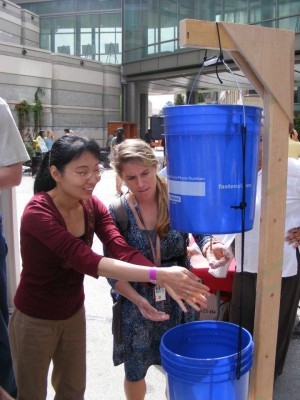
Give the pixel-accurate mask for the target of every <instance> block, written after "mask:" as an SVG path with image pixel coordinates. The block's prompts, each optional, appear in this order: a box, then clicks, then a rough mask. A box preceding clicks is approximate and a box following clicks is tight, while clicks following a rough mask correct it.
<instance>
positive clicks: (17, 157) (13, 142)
mask: <svg viewBox="0 0 300 400" xmlns="http://www.w3.org/2000/svg"><path fill="white" fill-rule="evenodd" d="M27 160H29V156H28V154H27V151H26V147H25V145H24V143H23V140H22V138H21V135H20V132H19V129H18V127H17V125H16V123H15V120H14V118H13V116H12V113H11V111H10V108H9V106H8V104H7V103H6V101H4V100H3V99H2V98H1V97H0V168H2V167H7V166H8V165H13V164H16V163H19V162H24V161H27ZM0 195H1V191H0Z"/></svg>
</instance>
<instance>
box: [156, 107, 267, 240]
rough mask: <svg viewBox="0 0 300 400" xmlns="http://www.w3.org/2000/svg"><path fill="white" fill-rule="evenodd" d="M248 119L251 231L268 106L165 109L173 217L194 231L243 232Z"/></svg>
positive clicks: (174, 223) (248, 216)
mask: <svg viewBox="0 0 300 400" xmlns="http://www.w3.org/2000/svg"><path fill="white" fill-rule="evenodd" d="M244 110H245V117H246V118H245V122H246V135H245V139H246V142H245V143H246V152H245V166H246V168H245V177H246V180H245V182H246V184H245V187H246V205H247V206H246V209H245V230H246V231H247V230H250V229H252V227H253V220H254V210H255V195H256V181H257V168H258V152H259V140H260V139H259V137H260V127H261V119H262V109H261V108H259V107H252V106H245V107H243V106H238V105H236V106H235V105H184V106H172V107H165V108H164V128H165V134H166V155H167V169H168V184H169V199H170V200H169V201H170V204H169V205H170V221H171V225H172V227H173V228H174V229H177V230H180V231H183V232H190V233H207V234H208V233H212V234H213V233H215V234H217V233H234V232H241V231H242V222H241V221H242V219H241V210H240V208H236V207H238V206H239V205H240V204H241V202H242V193H243V152H242V129H243V125H244Z"/></svg>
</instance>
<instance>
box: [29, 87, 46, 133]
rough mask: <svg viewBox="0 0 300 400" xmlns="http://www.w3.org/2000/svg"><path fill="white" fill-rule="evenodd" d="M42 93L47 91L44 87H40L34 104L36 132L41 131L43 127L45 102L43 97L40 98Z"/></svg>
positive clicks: (35, 95)
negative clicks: (43, 102) (42, 99)
mask: <svg viewBox="0 0 300 400" xmlns="http://www.w3.org/2000/svg"><path fill="white" fill-rule="evenodd" d="M40 95H42V96H44V95H45V92H44V90H43V88H41V87H38V88H37V90H36V92H35V94H34V99H35V103H34V105H33V106H32V112H33V121H34V132H38V131H40V130H41V127H42V116H43V104H42V101H41V99H40V98H39V96H40Z"/></svg>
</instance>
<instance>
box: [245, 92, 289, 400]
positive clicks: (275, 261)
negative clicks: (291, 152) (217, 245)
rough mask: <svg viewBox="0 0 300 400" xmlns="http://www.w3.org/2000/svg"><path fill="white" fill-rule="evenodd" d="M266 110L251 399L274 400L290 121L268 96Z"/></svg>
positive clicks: (265, 102)
mask: <svg viewBox="0 0 300 400" xmlns="http://www.w3.org/2000/svg"><path fill="white" fill-rule="evenodd" d="M264 112H265V122H264V134H263V166H262V206H261V225H260V247H259V269H258V275H257V290H256V292H257V295H256V306H255V324H254V343H255V346H254V363H253V367H252V372H251V380H250V397H249V399H250V400H260V399H261V400H266V399H272V393H273V380H274V373H273V371H274V365H275V354H276V341H277V329H276V327H277V326H278V315H279V304H280V290H281V273H282V259H283V242H284V226H285V205H286V175H287V155H288V124H289V121H288V119H287V118H286V115H285V114H284V113H283V111H282V109H281V107H280V106H279V105H278V103H277V102H275V101H274V99H272V98H271V97H270V96H269V95H268V94H265V96H264ZM275 244H276V245H275ZM275 247H276V251H274V250H275Z"/></svg>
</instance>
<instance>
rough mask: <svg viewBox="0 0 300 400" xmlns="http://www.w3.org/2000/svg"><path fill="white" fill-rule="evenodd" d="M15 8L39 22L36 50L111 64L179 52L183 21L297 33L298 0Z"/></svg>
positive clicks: (70, 1) (57, 2) (82, 2)
mask: <svg viewBox="0 0 300 400" xmlns="http://www.w3.org/2000/svg"><path fill="white" fill-rule="evenodd" d="M16 3H17V4H19V5H20V6H21V7H23V8H27V9H28V10H30V11H33V12H34V13H36V14H38V15H39V16H40V45H41V48H43V49H47V50H50V51H52V52H60V53H66V54H71V55H77V56H81V57H83V58H84V57H85V58H89V59H92V60H96V61H102V62H106V63H114V64H121V63H122V62H123V63H126V62H131V61H138V60H141V59H145V58H151V57H153V56H159V55H164V54H169V53H173V52H178V51H185V50H184V49H180V48H179V44H178V22H179V21H180V20H182V19H185V18H192V19H200V20H207V21H226V22H236V23H244V24H253V25H259V26H266V27H273V28H282V29H290V30H293V31H295V32H300V1H299V0H291V1H286V0H53V1H35V2H27V1H24V0H23V1H16ZM122 28H123V29H122ZM122 30H123V35H124V36H123V40H122Z"/></svg>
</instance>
